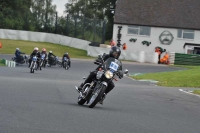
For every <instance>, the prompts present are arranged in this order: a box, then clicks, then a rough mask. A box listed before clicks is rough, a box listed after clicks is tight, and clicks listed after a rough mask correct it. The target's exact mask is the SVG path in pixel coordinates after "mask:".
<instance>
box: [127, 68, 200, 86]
mask: <svg viewBox="0 0 200 133" xmlns="http://www.w3.org/2000/svg"><path fill="white" fill-rule="evenodd" d="M177 67H184V68H189V69H187V70H180V71H173V72H159V73H149V74H144V75H138V76H131V77H132V78H134V79H137V80H140V79H147V80H156V81H159V82H158V83H157V84H158V85H160V86H168V87H196V88H199V87H200V66H177Z"/></svg>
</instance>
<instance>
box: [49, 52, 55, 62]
mask: <svg viewBox="0 0 200 133" xmlns="http://www.w3.org/2000/svg"><path fill="white" fill-rule="evenodd" d="M55 57H56V56H55V55H54V54H53V52H52V51H49V54H48V63H49V65H51V64H52V63H53V62H54V60H55Z"/></svg>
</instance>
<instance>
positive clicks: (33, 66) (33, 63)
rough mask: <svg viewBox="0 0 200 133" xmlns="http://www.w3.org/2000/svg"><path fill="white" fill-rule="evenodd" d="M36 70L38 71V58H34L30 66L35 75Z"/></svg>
mask: <svg viewBox="0 0 200 133" xmlns="http://www.w3.org/2000/svg"><path fill="white" fill-rule="evenodd" d="M35 70H37V57H36V56H33V58H32V61H31V65H30V73H34V71H35Z"/></svg>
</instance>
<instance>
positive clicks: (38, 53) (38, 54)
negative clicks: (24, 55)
mask: <svg viewBox="0 0 200 133" xmlns="http://www.w3.org/2000/svg"><path fill="white" fill-rule="evenodd" d="M33 56H36V57H37V58H38V60H37V69H38V68H39V59H40V58H41V55H40V52H39V48H38V47H35V48H34V49H33V52H32V53H31V55H30V59H29V67H30V66H31V61H32V59H33Z"/></svg>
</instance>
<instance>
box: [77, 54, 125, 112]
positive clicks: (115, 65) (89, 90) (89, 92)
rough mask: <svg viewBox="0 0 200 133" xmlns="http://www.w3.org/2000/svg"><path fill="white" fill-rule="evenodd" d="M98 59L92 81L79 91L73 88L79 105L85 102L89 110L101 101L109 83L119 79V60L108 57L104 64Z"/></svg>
mask: <svg viewBox="0 0 200 133" xmlns="http://www.w3.org/2000/svg"><path fill="white" fill-rule="evenodd" d="M99 59H100V60H101V62H100V63H98V65H99V67H98V68H99V69H98V72H97V75H96V78H95V79H93V81H92V82H91V83H86V84H85V85H84V86H83V87H82V90H81V91H79V90H78V87H76V86H75V88H76V90H77V91H78V92H79V97H78V104H79V105H83V104H85V102H86V103H87V104H88V105H89V108H93V107H94V106H95V105H96V104H97V103H98V102H100V101H101V100H102V98H103V96H104V93H105V90H106V88H107V87H108V84H109V82H111V81H112V80H116V81H117V80H118V79H117V77H119V78H121V77H120V74H119V70H122V64H121V62H120V61H119V60H117V59H115V58H112V57H110V58H108V59H107V60H106V61H105V62H104V61H103V59H102V56H101V55H99ZM123 73H124V74H127V73H128V70H127V69H125V70H124V72H123Z"/></svg>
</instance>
